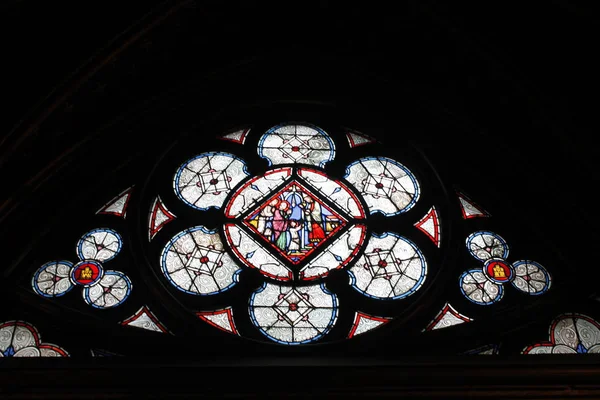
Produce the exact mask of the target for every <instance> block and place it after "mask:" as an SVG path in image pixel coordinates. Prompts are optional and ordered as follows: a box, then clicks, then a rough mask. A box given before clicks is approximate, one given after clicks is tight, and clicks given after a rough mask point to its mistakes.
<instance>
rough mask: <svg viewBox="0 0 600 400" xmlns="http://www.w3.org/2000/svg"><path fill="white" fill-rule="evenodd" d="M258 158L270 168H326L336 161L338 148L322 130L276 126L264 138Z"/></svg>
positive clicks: (260, 143) (309, 127)
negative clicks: (304, 166)
mask: <svg viewBox="0 0 600 400" xmlns="http://www.w3.org/2000/svg"><path fill="white" fill-rule="evenodd" d="M258 155H259V156H260V157H262V158H264V159H266V160H267V161H268V163H269V166H271V165H279V164H290V163H298V164H309V165H316V166H320V167H322V166H324V165H325V164H326V163H327V162H329V161H331V160H333V158H334V157H335V145H334V144H333V141H332V140H331V138H330V137H329V135H328V134H327V133H325V131H324V130H322V129H321V128H319V127H316V126H312V125H307V124H303V125H298V124H289V125H288V124H284V125H277V126H274V127H273V128H271V129H269V130H268V131H267V132H266V133H265V134H264V135H263V136H262V137H261V138H260V141H259V143H258Z"/></svg>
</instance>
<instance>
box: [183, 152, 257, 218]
mask: <svg viewBox="0 0 600 400" xmlns="http://www.w3.org/2000/svg"><path fill="white" fill-rule="evenodd" d="M247 176H248V172H247V170H246V164H245V163H244V162H243V161H242V160H240V159H239V158H237V157H236V156H234V155H233V154H228V153H218V152H210V153H203V154H200V155H199V156H196V157H194V158H192V159H191V160H188V161H186V162H185V163H184V164H183V165H182V166H181V167H179V169H178V170H177V173H176V174H175V178H174V179H173V189H174V190H175V194H176V195H177V197H179V198H180V199H181V201H183V202H184V203H186V204H187V205H189V206H190V207H193V208H195V209H198V210H208V209H209V208H221V206H222V205H223V201H224V200H225V198H226V197H227V195H228V193H229V192H230V191H231V189H232V188H233V187H234V186H235V185H237V184H238V183H239V182H241V181H242V180H243V179H244V178H246V177H247Z"/></svg>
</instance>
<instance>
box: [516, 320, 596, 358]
mask: <svg viewBox="0 0 600 400" xmlns="http://www.w3.org/2000/svg"><path fill="white" fill-rule="evenodd" d="M549 336H550V338H549V341H547V342H541V343H536V344H534V345H531V346H528V347H526V348H525V349H524V350H523V354H586V353H590V354H592V353H600V324H599V323H598V322H597V321H595V320H594V319H592V318H590V317H588V316H586V315H582V314H577V313H571V314H563V315H559V316H558V317H557V318H556V319H555V320H554V321H553V322H552V324H551V325H550V335H549Z"/></svg>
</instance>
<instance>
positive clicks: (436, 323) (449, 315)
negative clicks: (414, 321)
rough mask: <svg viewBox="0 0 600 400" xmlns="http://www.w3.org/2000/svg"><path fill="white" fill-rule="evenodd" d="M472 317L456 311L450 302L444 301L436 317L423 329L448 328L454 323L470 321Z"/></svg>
mask: <svg viewBox="0 0 600 400" xmlns="http://www.w3.org/2000/svg"><path fill="white" fill-rule="evenodd" d="M472 321H473V319H472V318H469V317H467V316H466V315H463V314H461V313H459V312H458V311H456V309H455V308H454V307H452V305H451V304H450V303H446V304H445V305H444V307H442V309H441V310H440V312H439V313H438V314H437V315H436V317H435V318H434V319H433V320H432V321H431V322H430V323H429V325H427V327H426V328H425V329H424V331H433V330H436V329H443V328H448V327H451V326H454V325H459V324H464V323H465V322H472Z"/></svg>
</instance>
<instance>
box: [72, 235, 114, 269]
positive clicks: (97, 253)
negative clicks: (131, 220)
mask: <svg viewBox="0 0 600 400" xmlns="http://www.w3.org/2000/svg"><path fill="white" fill-rule="evenodd" d="M122 246H123V240H122V239H121V235H119V234H118V233H117V232H116V231H115V230H113V229H108V228H98V229H93V230H91V231H89V232H88V233H86V234H85V235H83V236H82V237H81V239H79V242H78V243H77V255H78V256H79V259H80V260H96V261H100V262H105V261H109V260H112V259H113V258H115V256H116V255H117V254H118V253H119V251H121V247H122Z"/></svg>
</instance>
